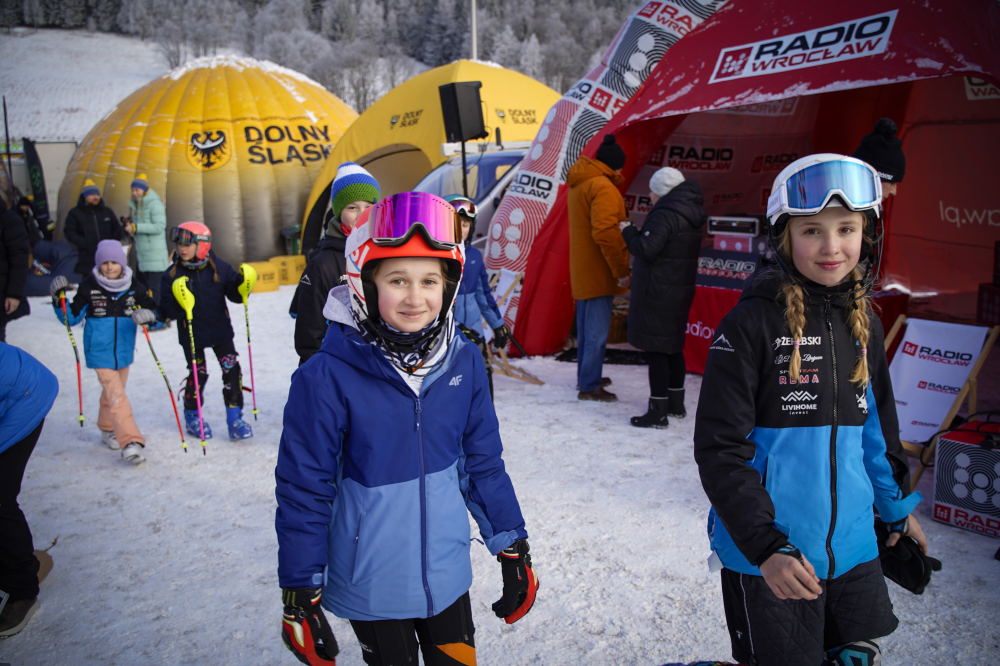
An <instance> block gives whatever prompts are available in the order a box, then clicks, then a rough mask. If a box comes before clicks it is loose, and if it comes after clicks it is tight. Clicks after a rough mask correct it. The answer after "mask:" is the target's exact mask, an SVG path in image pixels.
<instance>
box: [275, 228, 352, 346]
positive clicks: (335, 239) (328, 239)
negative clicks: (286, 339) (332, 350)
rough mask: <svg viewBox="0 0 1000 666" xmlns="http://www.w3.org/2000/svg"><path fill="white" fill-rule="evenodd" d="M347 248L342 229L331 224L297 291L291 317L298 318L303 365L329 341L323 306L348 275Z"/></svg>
mask: <svg viewBox="0 0 1000 666" xmlns="http://www.w3.org/2000/svg"><path fill="white" fill-rule="evenodd" d="M346 245H347V238H346V237H345V236H344V234H343V233H342V232H341V231H340V229H339V228H338V225H336V224H330V225H329V226H328V227H327V230H326V235H325V236H324V237H323V239H322V240H320V242H319V245H317V246H316V249H315V250H313V252H312V253H311V254H310V255H309V262H308V263H307V264H306V268H305V270H304V271H302V277H301V278H300V279H299V284H298V286H297V287H296V288H295V294H294V295H293V296H292V304H291V306H290V307H289V308H288V314H290V315H292V316H293V317H295V353H296V354H298V355H299V365H302V364H303V363H305V362H306V361H308V360H309V359H310V358H311V357H312V355H313V354H315V353H316V352H318V351H319V348H320V346H321V345H322V344H323V338H325V337H326V329H327V322H326V317H325V316H324V315H323V306H324V305H326V298H327V295H328V294H329V293H330V290H331V289H333V288H334V287H336V286H337V285H338V284H340V278H341V277H342V276H343V275H345V274H347V258H346V257H345V256H344V248H345V247H346Z"/></svg>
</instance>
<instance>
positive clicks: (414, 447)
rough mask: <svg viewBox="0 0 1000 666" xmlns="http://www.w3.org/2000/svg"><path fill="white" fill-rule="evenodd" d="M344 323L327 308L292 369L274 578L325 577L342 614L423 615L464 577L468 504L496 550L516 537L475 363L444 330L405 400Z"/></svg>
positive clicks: (326, 602)
mask: <svg viewBox="0 0 1000 666" xmlns="http://www.w3.org/2000/svg"><path fill="white" fill-rule="evenodd" d="M329 303H330V302H328V307H329ZM335 305H336V304H335ZM341 308H342V309H343V310H345V311H346V307H343V306H341ZM348 321H349V315H347V316H346V317H343V318H339V319H338V318H337V317H336V316H334V321H333V322H332V323H331V325H330V328H329V330H328V332H327V335H326V338H325V340H324V341H323V346H322V347H321V348H320V351H319V352H318V353H317V354H315V355H314V356H313V357H312V358H310V359H309V360H308V361H307V362H306V363H305V364H303V365H302V366H301V367H300V368H299V369H298V370H297V371H296V372H295V374H294V375H293V376H292V385H291V388H290V390H289V393H288V402H287V404H286V405H285V414H284V430H283V432H282V435H281V443H280V446H279V449H278V463H277V466H276V468H275V482H276V489H275V495H276V497H277V500H278V509H277V512H276V515H275V530H276V531H277V534H278V580H279V582H280V584H281V586H282V587H290V588H294V587H303V586H319V585H323V607H324V608H326V609H327V610H328V611H330V612H332V613H333V614H335V615H337V616H338V617H342V618H347V619H351V620H381V619H408V618H425V617H430V616H433V615H436V614H438V613H440V612H441V611H443V610H444V609H446V608H448V607H449V606H450V605H451V604H452V603H454V601H455V600H456V599H458V597H460V596H461V595H463V594H465V592H467V591H468V590H469V587H470V586H471V585H472V563H471V560H470V555H469V547H470V540H471V534H470V530H469V519H468V512H471V513H472V515H473V517H474V518H475V520H476V522H477V523H478V524H479V531H480V534H481V535H482V537H483V539H484V541H485V543H486V547H487V548H488V549H489V551H490V552H491V553H493V554H494V555H495V554H497V553H499V552H500V551H501V550H503V549H504V548H506V547H508V546H510V545H511V544H512V543H514V541H516V540H518V539H523V538H526V537H527V532H526V531H525V527H524V519H523V518H522V517H521V509H520V506H519V505H518V502H517V498H516V496H515V494H514V488H513V485H512V484H511V481H510V477H508V476H507V472H506V471H505V469H504V463H503V459H502V458H501V453H502V445H501V442H500V433H499V422H498V421H497V417H496V412H494V410H493V406H492V403H491V401H490V390H489V384H488V383H487V378H486V368H485V366H484V365H483V360H482V356H481V355H480V353H479V350H478V349H477V348H476V347H475V346H474V345H472V344H470V343H468V342H467V341H466V340H465V338H464V336H462V335H460V334H457V333H456V334H455V335H454V336H453V339H452V341H451V343H450V348H449V349H448V351H447V353H446V355H445V357H444V360H443V362H442V363H441V364H440V365H439V366H438V368H437V369H436V370H434V371H433V372H432V373H431V374H429V375H428V376H427V377H426V378H425V379H424V382H423V386H422V388H421V391H420V394H419V395H417V394H415V393H414V391H413V390H412V389H411V388H410V387H409V386H408V385H407V384H406V383H405V382H404V381H403V379H402V377H401V376H400V375H399V373H398V372H397V371H396V369H395V368H394V367H393V366H392V365H391V364H390V363H389V361H388V360H387V359H386V358H385V356H384V355H383V354H382V352H381V351H380V350H379V349H378V348H377V347H376V346H374V345H372V344H368V343H367V342H365V341H364V339H363V338H362V337H361V335H360V334H359V333H358V332H357V330H356V329H355V328H354V327H353V326H352V325H351V324H350V323H347V322H348Z"/></svg>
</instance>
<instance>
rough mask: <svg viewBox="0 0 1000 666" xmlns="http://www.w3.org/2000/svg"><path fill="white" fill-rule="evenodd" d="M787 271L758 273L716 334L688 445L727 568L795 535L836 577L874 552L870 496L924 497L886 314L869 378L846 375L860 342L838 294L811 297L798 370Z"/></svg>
mask: <svg viewBox="0 0 1000 666" xmlns="http://www.w3.org/2000/svg"><path fill="white" fill-rule="evenodd" d="M781 284H782V278H781V275H780V273H776V272H775V271H767V272H765V273H763V274H761V275H760V276H758V277H757V278H756V279H755V278H753V277H751V278H750V279H749V280H748V284H747V286H746V287H745V288H744V291H743V294H742V295H741V296H740V300H739V302H738V303H737V305H736V307H735V308H733V309H732V311H730V313H729V314H728V315H726V317H725V318H724V319H723V320H722V323H720V324H719V327H718V328H717V329H716V331H715V335H714V336H713V339H712V344H711V347H710V350H709V354H708V361H707V363H706V365H705V375H704V378H703V380H702V385H701V397H700V399H699V401H698V416H697V421H696V423H695V433H694V454H695V459H696V461H697V463H698V470H699V472H700V474H701V480H702V485H703V486H704V488H705V492H706V494H707V495H708V498H709V500H710V501H711V502H712V511H711V512H710V513H709V523H708V532H709V539H710V541H711V545H712V550H713V551H714V552H715V553H716V554H717V555H718V557H719V558H720V559H721V561H722V564H723V565H724V566H725V567H726V568H728V569H731V570H733V571H738V572H741V573H746V574H753V575H760V570H759V569H758V565H759V564H760V563H762V562H763V561H764V560H765V559H766V558H767V556H769V555H771V554H772V553H773V552H775V551H776V550H777V549H778V548H780V547H781V546H783V545H785V544H788V543H791V544H792V545H794V546H795V547H797V548H798V549H799V550H800V551H801V552H802V553H803V554H804V555H805V556H806V557H807V558H808V560H809V561H810V562H811V563H812V564H813V566H814V567H815V569H816V575H817V576H820V577H821V578H835V577H837V576H839V575H840V574H843V573H846V572H847V571H848V570H850V569H851V568H853V567H854V566H856V565H858V564H861V563H863V562H868V561H870V560H873V559H875V558H876V557H878V546H877V543H876V540H875V530H874V526H873V525H874V516H873V510H872V505H873V504H874V505H875V507H876V508H878V511H879V513H880V515H881V517H882V519H883V520H885V521H887V522H895V521H898V520H902V519H903V518H905V517H906V516H907V515H909V513H910V512H911V511H912V510H913V508H914V507H915V506H916V504H917V503H918V502H919V501H920V499H921V496H920V493H913V494H912V495H908V492H909V468H908V467H907V461H906V454H905V453H904V451H903V449H902V445H901V444H900V441H899V426H898V422H897V419H896V407H895V401H894V398H893V393H892V385H891V383H890V380H889V367H888V363H887V361H886V356H885V342H884V339H883V332H882V325H881V322H880V321H879V319H878V317H876V316H874V315H872V316H871V335H870V338H869V342H868V363H869V371H870V375H871V382H870V383H869V385H868V387H867V388H864V389H862V388H860V387H858V386H857V385H855V384H853V383H852V382H851V381H850V375H851V372H852V371H853V369H854V365H855V362H856V360H857V358H858V355H859V354H860V351H861V350H860V348H859V346H858V345H857V343H856V342H855V340H854V339H853V337H852V335H851V330H850V327H849V326H848V324H847V311H846V308H847V307H851V306H850V305H849V304H848V303H847V302H846V299H845V298H843V297H838V296H832V297H825V298H824V297H815V296H813V297H810V296H807V297H806V298H807V303H806V311H805V318H806V326H805V329H804V331H803V337H802V341H801V346H800V352H801V354H802V369H801V372H800V375H799V377H790V376H789V371H788V365H789V360H790V357H791V353H792V339H791V335H790V333H789V331H788V326H787V324H786V322H785V317H784V299H783V297H782V296H781V295H780V285H781Z"/></svg>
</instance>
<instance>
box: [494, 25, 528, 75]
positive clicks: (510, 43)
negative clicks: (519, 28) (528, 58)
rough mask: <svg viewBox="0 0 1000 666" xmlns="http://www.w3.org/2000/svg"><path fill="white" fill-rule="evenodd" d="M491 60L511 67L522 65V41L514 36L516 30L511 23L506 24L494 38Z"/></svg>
mask: <svg viewBox="0 0 1000 666" xmlns="http://www.w3.org/2000/svg"><path fill="white" fill-rule="evenodd" d="M490 60H492V61H493V62H495V63H497V64H498V65H503V66H504V67H510V68H515V67H519V66H520V65H521V42H520V41H518V39H517V37H515V36H514V30H513V28H511V27H510V24H507V25H504V27H503V31H502V32H501V33H500V35H499V36H498V37H496V38H495V39H494V40H493V49H492V51H491V52H490Z"/></svg>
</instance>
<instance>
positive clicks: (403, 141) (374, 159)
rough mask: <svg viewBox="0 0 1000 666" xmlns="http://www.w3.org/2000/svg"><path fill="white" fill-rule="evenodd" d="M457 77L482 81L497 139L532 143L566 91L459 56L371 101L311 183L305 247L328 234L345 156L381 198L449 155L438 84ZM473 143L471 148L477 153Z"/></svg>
mask: <svg viewBox="0 0 1000 666" xmlns="http://www.w3.org/2000/svg"><path fill="white" fill-rule="evenodd" d="M457 81H481V82H482V84H483V87H482V88H480V90H479V94H480V97H481V99H482V102H483V118H484V119H485V120H486V128H487V129H488V130H489V131H490V138H489V139H487V141H495V140H496V129H497V128H499V129H500V133H501V138H502V140H503V142H504V143H507V142H523V141H531V140H532V139H534V138H535V134H537V133H538V129H539V128H540V127H541V123H542V120H543V119H544V118H545V114H546V113H548V112H549V109H550V108H552V106H553V105H554V104H555V103H556V102H558V101H559V98H560V95H559V93H557V92H556V91H555V90H553V89H552V88H549V87H548V86H546V85H545V84H544V83H540V82H538V81H536V80H535V79H532V78H531V77H529V76H525V75H524V74H521V73H519V72H515V71H513V70H510V69H505V68H503V67H501V66H499V65H496V64H493V63H485V62H480V61H474V60H458V61H456V62H453V63H450V64H448V65H442V66H441V67H436V68H434V69H431V70H428V71H426V72H424V73H422V74H420V75H418V76H415V77H413V78H412V79H410V80H408V81H406V82H405V83H402V84H400V85H398V86H396V87H395V88H393V89H392V90H390V91H389V92H388V93H386V94H385V95H384V96H383V97H382V98H381V99H379V100H378V101H377V102H375V103H374V104H372V105H371V106H370V107H368V109H366V110H365V112H364V113H362V114H361V116H360V117H359V118H358V119H357V120H356V121H355V122H354V124H353V125H351V127H350V129H348V130H347V131H346V132H345V133H344V136H343V138H341V140H340V142H339V143H338V144H337V146H336V148H334V149H333V152H332V153H330V157H329V159H328V160H327V162H326V165H325V166H324V167H323V172H322V173H321V174H320V176H319V178H317V179H316V182H315V183H314V184H313V187H312V192H311V193H310V194H309V201H308V203H307V204H306V214H305V216H304V217H302V218H301V222H302V237H303V249H304V250H305V249H308V248H310V247H314V246H315V244H316V242H317V241H318V240H319V237H320V235H321V234H322V231H321V228H322V224H323V219H324V216H325V214H326V211H327V209H328V208H329V205H330V184H331V183H333V178H334V176H336V175H337V167H338V166H339V165H340V164H341V163H343V162H357V163H358V164H360V165H361V166H363V167H365V168H366V169H367V170H368V171H369V172H371V174H372V175H373V176H374V177H375V179H376V180H377V181H378V182H379V187H380V189H381V193H382V196H383V197H387V196H389V195H392V194H396V193H397V192H406V191H408V190H409V189H411V188H412V187H413V186H414V185H416V184H417V183H418V182H420V179H421V178H423V177H424V176H426V175H427V174H428V173H429V172H430V171H431V169H433V168H434V167H436V166H437V165H439V164H441V163H442V162H443V161H445V159H447V158H446V157H445V156H444V155H443V154H442V152H441V144H442V143H444V142H445V141H446V140H447V139H446V138H445V133H444V119H443V117H442V114H441V97H440V94H439V92H438V86H442V85H444V84H446V83H453V82H457ZM474 143H475V142H469V143H468V144H467V145H468V146H469V147H468V148H467V150H468V151H469V152H471V153H475V152H477V148H476V147H475V145H473V144H474Z"/></svg>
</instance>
